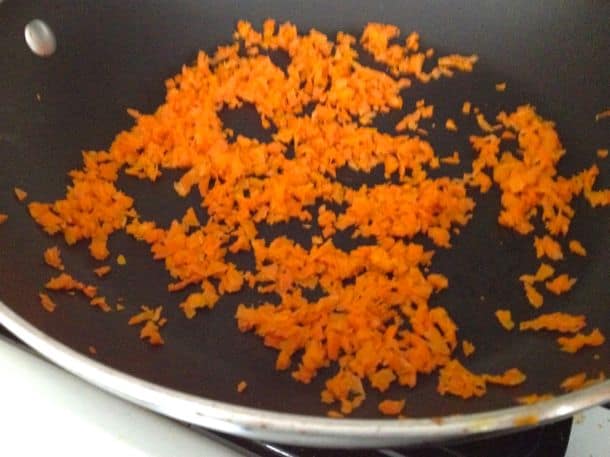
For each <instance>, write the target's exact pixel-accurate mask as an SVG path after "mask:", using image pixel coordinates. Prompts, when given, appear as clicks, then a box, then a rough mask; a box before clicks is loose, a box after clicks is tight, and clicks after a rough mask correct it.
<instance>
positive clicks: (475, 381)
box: [437, 359, 526, 399]
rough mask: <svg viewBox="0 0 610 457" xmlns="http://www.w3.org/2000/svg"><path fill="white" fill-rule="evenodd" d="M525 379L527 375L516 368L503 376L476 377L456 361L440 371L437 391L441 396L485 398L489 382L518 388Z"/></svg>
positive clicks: (486, 375) (484, 375)
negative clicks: (448, 394)
mask: <svg viewBox="0 0 610 457" xmlns="http://www.w3.org/2000/svg"><path fill="white" fill-rule="evenodd" d="M525 379H526V377H525V375H524V374H523V373H522V372H521V371H519V370H517V369H516V368H511V369H510V370H507V371H506V372H505V373H503V374H501V375H489V374H483V375H476V374H474V373H472V372H471V371H469V370H468V369H466V368H465V367H464V366H463V365H462V364H461V363H460V362H458V361H457V360H455V359H454V360H451V361H450V362H449V363H448V364H447V365H445V366H444V367H443V368H441V369H440V376H439V381H438V387H437V390H438V392H439V393H440V394H441V395H445V394H446V393H450V394H452V395H455V396H458V397H462V398H464V399H467V398H471V397H473V396H476V397H481V396H483V395H484V394H485V393H486V391H487V386H486V384H487V383H488V382H489V383H491V384H499V385H503V386H516V385H519V384H521V383H523V382H524V381H525Z"/></svg>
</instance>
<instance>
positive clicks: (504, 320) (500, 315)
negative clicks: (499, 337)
mask: <svg viewBox="0 0 610 457" xmlns="http://www.w3.org/2000/svg"><path fill="white" fill-rule="evenodd" d="M496 318H497V319H498V322H500V325H501V326H502V327H504V328H505V329H506V330H509V331H510V330H512V329H513V328H515V323H514V322H513V318H512V315H511V312H510V311H509V310H507V309H499V310H497V311H496Z"/></svg>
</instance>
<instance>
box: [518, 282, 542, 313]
mask: <svg viewBox="0 0 610 457" xmlns="http://www.w3.org/2000/svg"><path fill="white" fill-rule="evenodd" d="M523 288H524V289H525V297H526V298H527V301H528V302H529V303H530V305H532V306H533V307H534V308H540V307H541V306H542V305H543V304H544V297H543V296H542V294H541V293H540V292H538V291H537V290H536V288H535V287H534V286H533V285H532V284H530V283H528V282H524V283H523Z"/></svg>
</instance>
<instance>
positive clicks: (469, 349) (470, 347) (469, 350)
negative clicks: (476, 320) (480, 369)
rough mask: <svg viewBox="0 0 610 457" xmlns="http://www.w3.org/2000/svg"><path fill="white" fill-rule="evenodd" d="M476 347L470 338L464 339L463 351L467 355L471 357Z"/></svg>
mask: <svg viewBox="0 0 610 457" xmlns="http://www.w3.org/2000/svg"><path fill="white" fill-rule="evenodd" d="M475 349H476V348H475V346H474V344H472V342H470V341H468V340H462V352H463V353H464V355H465V356H466V357H470V356H471V355H472V354H474V351H475Z"/></svg>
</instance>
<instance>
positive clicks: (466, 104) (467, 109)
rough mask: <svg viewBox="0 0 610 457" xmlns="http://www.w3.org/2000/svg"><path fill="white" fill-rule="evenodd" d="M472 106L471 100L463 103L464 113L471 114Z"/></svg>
mask: <svg viewBox="0 0 610 457" xmlns="http://www.w3.org/2000/svg"><path fill="white" fill-rule="evenodd" d="M471 108H472V103H470V102H469V101H465V102H464V104H463V105H462V114H470V110H471Z"/></svg>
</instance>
